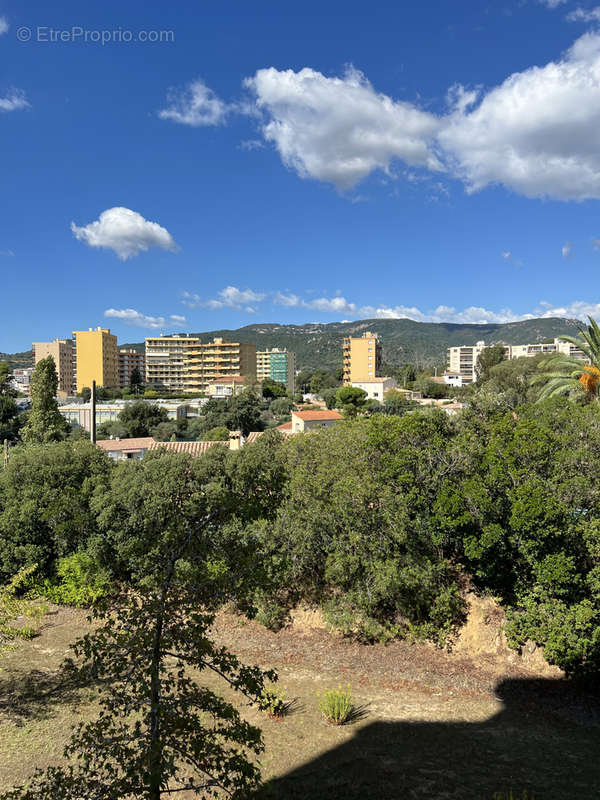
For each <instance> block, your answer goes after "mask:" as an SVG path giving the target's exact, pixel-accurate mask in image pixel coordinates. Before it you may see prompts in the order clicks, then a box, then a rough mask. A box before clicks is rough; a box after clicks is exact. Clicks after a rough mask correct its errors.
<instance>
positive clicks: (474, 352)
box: [444, 338, 587, 386]
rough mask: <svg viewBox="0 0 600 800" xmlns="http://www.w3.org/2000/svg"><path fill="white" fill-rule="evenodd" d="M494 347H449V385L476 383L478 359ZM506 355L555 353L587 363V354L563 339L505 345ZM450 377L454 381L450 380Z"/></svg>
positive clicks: (481, 343) (481, 345)
mask: <svg viewBox="0 0 600 800" xmlns="http://www.w3.org/2000/svg"><path fill="white" fill-rule="evenodd" d="M492 346H494V345H486V343H485V342H484V341H479V342H477V343H476V344H475V345H465V346H462V347H449V348H448V356H447V368H446V375H445V376H444V377H445V378H446V377H448V380H447V381H446V382H447V383H451V384H452V385H454V386H459V385H460V386H463V385H465V384H468V383H474V382H475V380H476V379H477V373H476V368H477V359H478V358H479V356H480V355H481V352H482V351H483V350H485V348H486V347H492ZM503 347H504V355H505V358H506V359H507V360H508V359H512V358H523V357H529V358H532V357H533V356H537V355H539V354H540V353H542V354H545V355H552V354H553V353H561V354H562V355H565V356H569V357H570V358H577V359H581V360H582V361H587V358H586V356H585V353H583V352H582V351H581V350H579V348H578V347H575V345H573V344H571V343H570V342H565V341H564V340H563V339H559V338H556V339H554V341H553V342H546V343H537V344H512V345H511V344H505V345H503ZM450 377H451V378H452V380H450Z"/></svg>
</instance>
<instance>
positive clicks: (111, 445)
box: [96, 436, 155, 453]
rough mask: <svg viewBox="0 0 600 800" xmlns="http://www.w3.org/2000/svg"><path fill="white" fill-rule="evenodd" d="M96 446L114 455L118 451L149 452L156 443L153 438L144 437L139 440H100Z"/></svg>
mask: <svg viewBox="0 0 600 800" xmlns="http://www.w3.org/2000/svg"><path fill="white" fill-rule="evenodd" d="M96 444H97V445H98V447H100V448H102V450H105V451H106V452H107V453H108V452H113V453H114V452H116V451H117V450H119V451H122V452H127V451H133V450H148V449H149V448H150V447H151V445H153V444H155V442H154V439H153V438H152V437H151V436H142V437H140V438H139V439H100V440H99V441H97V442H96Z"/></svg>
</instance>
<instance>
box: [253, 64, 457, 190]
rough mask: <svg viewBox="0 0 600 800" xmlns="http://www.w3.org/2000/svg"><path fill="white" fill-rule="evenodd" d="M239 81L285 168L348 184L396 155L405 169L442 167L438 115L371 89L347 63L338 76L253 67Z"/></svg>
mask: <svg viewBox="0 0 600 800" xmlns="http://www.w3.org/2000/svg"><path fill="white" fill-rule="evenodd" d="M244 83H245V86H246V87H247V88H248V89H250V91H251V92H253V94H254V96H255V98H256V105H257V107H258V108H259V109H260V110H261V111H262V112H263V113H264V114H265V116H266V120H265V123H264V125H263V128H262V132H263V135H264V137H265V139H267V140H268V141H271V142H273V143H274V145H275V147H276V148H277V150H278V152H279V155H280V156H281V159H282V161H283V163H284V164H286V166H288V167H290V168H292V169H294V170H296V172H297V173H298V175H300V176H301V177H303V178H307V177H311V178H317V179H318V180H322V181H326V182H328V183H333V184H334V185H335V186H337V187H338V188H339V189H349V188H351V187H352V186H354V185H355V184H356V183H358V181H360V180H362V179H363V178H365V177H366V176H367V175H369V174H370V173H371V172H373V171H374V170H376V169H381V170H383V171H385V172H388V171H389V167H390V162H391V161H392V160H393V159H396V158H399V159H401V160H402V161H404V162H405V163H406V164H409V165H411V166H420V167H427V168H428V169H430V170H433V171H441V170H442V169H443V167H442V164H441V162H440V160H439V159H438V157H437V155H436V153H435V151H434V149H433V140H434V137H435V134H436V132H437V130H438V128H439V124H440V123H439V120H438V119H437V118H436V117H435V116H434V115H433V114H429V113H427V112H425V111H422V110H421V109H419V108H417V107H416V106H415V105H412V104H411V103H407V102H402V101H396V100H392V99H391V98H390V97H388V96H387V95H384V94H380V93H377V92H376V91H375V90H374V89H373V87H372V86H371V84H370V83H369V81H368V80H367V79H366V78H365V76H364V75H363V74H362V73H361V72H359V71H358V70H356V69H354V68H352V67H350V68H349V69H348V70H347V71H346V73H345V74H344V76H343V77H341V78H336V77H334V78H328V77H326V76H325V75H323V74H322V73H321V72H317V71H316V70H313V69H310V68H304V69H302V70H300V71H299V72H294V71H293V70H291V69H289V70H282V71H280V70H277V69H275V68H274V67H271V68H269V69H260V70H258V71H257V73H256V74H255V75H254V77H252V78H247V79H246V80H245V82H244Z"/></svg>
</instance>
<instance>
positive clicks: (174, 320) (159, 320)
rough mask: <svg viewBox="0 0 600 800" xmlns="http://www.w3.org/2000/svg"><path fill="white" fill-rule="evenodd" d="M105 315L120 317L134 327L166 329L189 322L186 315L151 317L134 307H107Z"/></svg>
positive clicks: (112, 317) (113, 317)
mask: <svg viewBox="0 0 600 800" xmlns="http://www.w3.org/2000/svg"><path fill="white" fill-rule="evenodd" d="M104 316H105V317H108V318H110V319H120V320H121V321H122V322H124V323H125V324H126V325H131V326H133V327H134V328H151V329H153V330H154V329H165V328H173V327H180V326H184V325H186V324H187V320H186V318H185V317H182V316H181V315H179V314H171V315H170V316H168V317H150V316H148V315H147V314H142V313H141V312H140V311H136V310H135V309H133V308H107V309H106V311H105V312H104Z"/></svg>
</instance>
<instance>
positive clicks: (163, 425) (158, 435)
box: [150, 420, 177, 442]
mask: <svg viewBox="0 0 600 800" xmlns="http://www.w3.org/2000/svg"><path fill="white" fill-rule="evenodd" d="M150 434H151V436H152V438H153V439H156V441H157V442H171V441H175V440H176V439H177V425H176V424H175V423H174V422H172V421H171V420H168V422H159V423H158V425H155V427H154V428H152V430H151V431H150Z"/></svg>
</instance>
